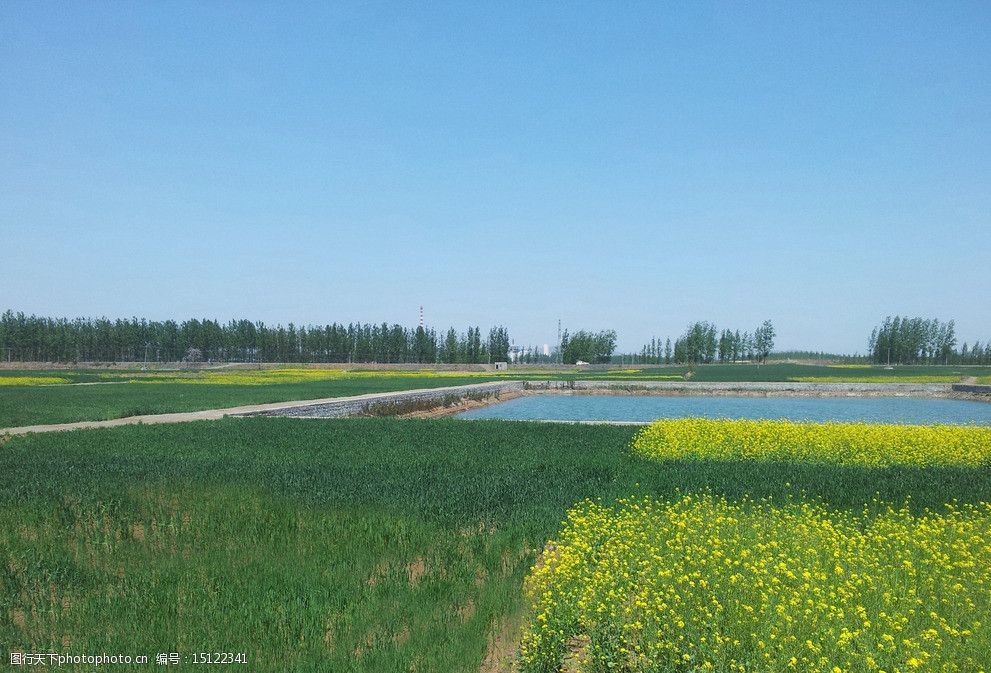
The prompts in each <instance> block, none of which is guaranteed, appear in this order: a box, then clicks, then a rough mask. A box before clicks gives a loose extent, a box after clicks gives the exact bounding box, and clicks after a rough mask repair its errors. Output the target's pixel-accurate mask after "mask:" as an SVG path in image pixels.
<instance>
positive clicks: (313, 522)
mask: <svg viewBox="0 0 991 673" xmlns="http://www.w3.org/2000/svg"><path fill="white" fill-rule="evenodd" d="M634 432H635V430H634V429H632V428H628V427H609V426H595V427H590V426H570V425H559V424H529V423H528V424H521V423H512V422H504V421H473V422H470V423H469V422H464V421H457V420H452V419H440V420H431V421H400V420H396V419H388V418H386V419H383V418H361V419H341V420H326V421H312V420H297V419H279V418H247V419H225V420H223V421H216V422H200V423H189V424H181V425H171V426H144V427H142V426H131V427H123V428H114V429H106V430H91V431H77V432H73V433H50V434H43V435H28V436H23V437H15V438H13V439H10V440H9V441H8V442H7V443H6V444H5V445H3V446H2V447H0V474H3V475H4V480H5V481H4V484H5V485H4V488H3V489H2V490H0V643H3V645H4V647H5V648H6V649H8V650H18V649H23V650H26V651H50V650H51V651H65V650H68V651H70V652H73V653H78V652H87V653H89V652H101V651H104V650H106V651H120V650H127V651H130V652H133V653H147V654H152V655H154V653H156V652H159V651H162V652H173V651H180V652H187V653H188V652H192V651H205V650H229V651H245V652H246V653H247V655H248V659H249V662H250V666H249V668H250V670H261V671H267V670H273V671H274V670H295V671H324V670H334V671H368V670H375V671H382V672H386V673H387V672H389V671H409V670H411V669H415V670H418V671H437V672H440V673H443V672H446V671H478V670H479V668H480V666H481V665H482V664H483V662H485V661H486V660H488V661H489V663H492V662H493V660H505V659H506V658H507V657H508V656H510V655H512V653H513V652H514V650H515V647H516V644H517V642H518V637H519V634H520V625H521V624H522V620H523V618H522V611H523V609H524V598H523V594H522V592H521V587H522V584H523V580H524V577H525V576H526V574H527V573H528V571H529V569H530V567H531V565H532V563H533V562H534V561H535V560H536V558H537V554H538V552H539V551H540V550H541V549H542V548H543V544H544V541H545V540H547V539H548V538H550V537H553V536H555V535H556V534H557V533H558V531H559V529H560V526H561V521H562V518H563V517H564V516H565V513H566V512H567V511H568V510H569V509H570V508H571V507H572V506H573V505H574V503H576V502H579V501H582V500H584V499H586V498H592V499H595V498H602V499H604V500H606V501H612V500H616V499H618V498H622V497H625V496H635V497H651V498H660V499H666V500H674V499H677V498H680V497H681V494H682V493H685V492H694V491H705V492H709V493H712V494H714V495H715V496H725V497H726V498H728V499H730V500H733V501H738V500H741V499H743V498H747V497H749V498H752V499H757V500H759V499H762V498H770V500H771V502H784V501H787V500H788V499H789V498H794V497H804V498H807V499H809V500H812V501H815V502H818V503H821V506H822V507H823V508H824V509H825V510H828V511H839V512H857V513H864V512H865V511H866V510H873V509H876V508H877V507H878V505H877V503H878V502H880V501H883V502H890V503H896V504H901V503H906V502H907V503H908V504H907V507H908V509H909V511H911V512H921V511H923V510H924V509H925V508H927V507H928V508H933V509H936V508H941V507H942V506H943V504H944V503H945V502H946V501H947V499H948V498H950V497H952V498H954V499H955V500H956V502H957V503H958V505H960V506H963V505H966V504H968V503H978V502H982V501H983V502H988V501H991V474H989V472H988V470H987V469H984V468H974V467H965V466H936V467H930V468H926V469H923V468H920V467H915V466H908V465H898V466H890V467H881V468H867V467H863V466H855V465H812V464H805V463H794V462H791V463H789V462H780V461H779V462H751V461H745V460H707V461H699V460H686V459H680V460H679V459H675V460H661V461H657V460H653V459H647V458H642V457H640V456H638V455H636V454H635V453H633V452H632V451H631V449H630V443H631V439H632V437H633V434H634ZM492 670H497V669H492Z"/></svg>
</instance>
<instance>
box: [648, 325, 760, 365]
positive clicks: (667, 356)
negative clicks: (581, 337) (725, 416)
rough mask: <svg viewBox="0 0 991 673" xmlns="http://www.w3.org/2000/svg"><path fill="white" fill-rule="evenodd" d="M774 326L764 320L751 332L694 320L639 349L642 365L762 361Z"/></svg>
mask: <svg viewBox="0 0 991 673" xmlns="http://www.w3.org/2000/svg"><path fill="white" fill-rule="evenodd" d="M774 337H775V332H774V325H772V324H771V321H770V320H765V321H764V322H763V323H761V325H760V326H759V327H757V328H756V329H755V330H754V331H753V332H752V333H751V332H748V331H744V332H743V333H741V332H740V330H730V329H723V330H720V329H718V328H717V327H716V326H715V325H714V324H713V323H711V322H708V321H701V322H694V323H692V324H691V325H689V326H688V329H686V330H685V333H684V334H682V335H681V336H680V337H678V338H677V339H675V341H674V344H672V343H671V339H670V338H668V339H667V340H666V341H664V342H662V341H661V340H660V339H657V338H654V339H651V340H650V343H648V344H644V347H643V348H642V349H641V350H640V354H639V357H638V358H637V359H638V360H639V361H640V362H642V363H645V364H708V363H712V362H739V361H740V360H747V361H751V360H756V361H758V362H763V361H764V360H766V359H767V356H768V355H770V354H771V351H773V350H774Z"/></svg>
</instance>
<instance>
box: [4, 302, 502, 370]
mask: <svg viewBox="0 0 991 673" xmlns="http://www.w3.org/2000/svg"><path fill="white" fill-rule="evenodd" d="M509 347H510V339H509V331H508V330H507V329H506V328H505V327H501V326H500V327H493V328H492V329H490V330H489V332H488V334H487V336H486V337H484V338H483V336H482V331H481V329H480V328H479V327H469V328H468V329H467V331H465V332H458V331H457V330H455V329H454V328H451V329H449V330H448V331H447V332H446V333H445V334H444V336H443V337H438V335H437V332H436V331H435V330H434V329H432V328H429V327H416V328H408V327H403V326H402V325H398V324H392V325H389V324H387V323H382V324H365V323H350V324H347V325H344V324H341V323H331V324H329V325H322V326H321V325H306V326H302V325H299V326H297V325H295V324H293V323H289V324H288V325H286V326H283V325H266V324H265V323H264V322H261V321H258V322H252V321H250V320H231V321H229V322H227V323H221V322H219V321H217V320H209V319H203V320H200V319H195V318H193V319H190V320H184V321H182V322H177V321H175V320H164V321H154V320H146V319H144V318H141V319H138V318H131V319H130V320H123V319H117V320H109V319H107V318H75V319H72V320H70V319H68V318H49V317H41V316H35V315H31V316H26V315H24V313H14V312H13V311H10V310H8V311H6V312H5V313H3V315H0V360H13V361H21V362H142V361H144V362H177V361H181V360H210V361H214V362H383V363H425V364H429V363H452V364H453V363H459V364H474V363H486V362H497V361H505V360H507V358H508V354H509Z"/></svg>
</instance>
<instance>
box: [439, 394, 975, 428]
mask: <svg viewBox="0 0 991 673" xmlns="http://www.w3.org/2000/svg"><path fill="white" fill-rule="evenodd" d="M458 417H459V418H467V419H477V418H494V419H507V420H531V421H536V420H547V421H653V420H657V419H659V418H748V419H786V420H792V421H814V422H824V421H843V422H855V421H862V422H867V423H899V424H909V425H930V424H947V425H991V404H989V403H987V402H975V401H970V400H944V399H929V398H914V397H717V396H683V397H682V396H677V397H674V396H672V397H667V396H647V395H643V396H638V395H526V396H523V397H518V398H516V399H513V400H508V401H506V402H499V403H497V404H493V405H490V406H487V407H481V408H478V409H473V410H471V411H466V412H463V413H461V414H458Z"/></svg>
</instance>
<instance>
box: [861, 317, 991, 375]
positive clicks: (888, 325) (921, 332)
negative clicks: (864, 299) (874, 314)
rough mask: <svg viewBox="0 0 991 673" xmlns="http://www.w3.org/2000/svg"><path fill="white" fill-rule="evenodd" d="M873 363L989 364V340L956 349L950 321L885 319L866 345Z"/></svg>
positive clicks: (872, 333) (954, 329)
mask: <svg viewBox="0 0 991 673" xmlns="http://www.w3.org/2000/svg"><path fill="white" fill-rule="evenodd" d="M867 350H868V353H869V354H870V359H871V361H872V362H874V363H876V364H885V365H889V364H890V365H896V364H897V365H915V364H944V365H947V364H974V365H986V364H991V340H988V341H985V342H984V343H983V344H982V343H981V342H980V340H978V341H975V342H974V343H973V344H971V345H968V344H967V342H964V343H963V344H962V345H961V346H960V349H959V350H957V335H956V325H955V323H954V321H953V320H949V321H947V322H942V321H940V320H939V319H937V318H918V317H916V318H909V317H906V316H894V317H892V316H888V317H886V318H885V319H884V320H883V321H882V322H881V324H880V325H878V326H877V327H875V328H874V329H873V331H872V332H871V336H870V339H869V340H868V343H867Z"/></svg>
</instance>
